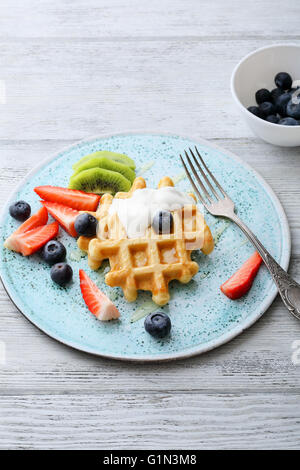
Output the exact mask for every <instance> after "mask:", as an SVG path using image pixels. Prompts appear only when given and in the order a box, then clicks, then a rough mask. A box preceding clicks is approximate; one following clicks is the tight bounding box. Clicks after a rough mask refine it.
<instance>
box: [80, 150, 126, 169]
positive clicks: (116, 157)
mask: <svg viewBox="0 0 300 470" xmlns="http://www.w3.org/2000/svg"><path fill="white" fill-rule="evenodd" d="M95 157H105V158H109V159H110V160H113V161H114V162H116V163H122V164H123V165H127V166H129V167H130V168H131V169H132V170H135V163H134V161H133V160H132V159H131V158H130V157H128V156H127V155H124V154H123V153H115V152H109V151H108V150H101V151H99V152H94V153H91V154H90V155H86V156H85V157H82V158H81V159H80V160H79V161H78V162H76V163H74V165H73V167H72V168H73V170H75V171H77V168H78V167H79V166H81V165H82V164H83V163H86V161H87V160H89V159H90V158H95Z"/></svg>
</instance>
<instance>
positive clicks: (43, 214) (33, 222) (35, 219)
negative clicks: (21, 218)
mask: <svg viewBox="0 0 300 470" xmlns="http://www.w3.org/2000/svg"><path fill="white" fill-rule="evenodd" d="M47 221H48V212H47V209H46V208H45V207H41V208H40V209H39V210H38V211H37V212H36V213H35V214H33V215H32V216H31V217H29V219H27V220H26V221H25V222H24V223H23V224H22V225H20V227H19V228H17V230H16V231H15V232H14V234H17V233H24V232H28V230H32V229H34V228H36V227H40V226H41V225H46V223H47Z"/></svg>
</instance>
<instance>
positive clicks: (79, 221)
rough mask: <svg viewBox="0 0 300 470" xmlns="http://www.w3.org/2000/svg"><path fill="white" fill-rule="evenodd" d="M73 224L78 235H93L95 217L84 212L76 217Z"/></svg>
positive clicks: (95, 225) (94, 233)
mask: <svg viewBox="0 0 300 470" xmlns="http://www.w3.org/2000/svg"><path fill="white" fill-rule="evenodd" d="M74 226H75V230H76V232H77V233H78V235H83V236H85V237H94V236H95V235H96V231H97V219H96V217H94V216H93V215H91V214H88V213H87V212H85V213H84V214H80V215H79V216H78V217H76V220H75V225H74Z"/></svg>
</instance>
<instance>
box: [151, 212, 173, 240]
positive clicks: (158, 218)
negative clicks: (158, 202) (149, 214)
mask: <svg viewBox="0 0 300 470" xmlns="http://www.w3.org/2000/svg"><path fill="white" fill-rule="evenodd" d="M152 227H153V229H154V231H155V232H156V233H158V234H160V235H161V234H162V233H171V231H172V227H173V216H172V214H171V212H169V211H159V212H156V214H155V215H154V217H153V221H152Z"/></svg>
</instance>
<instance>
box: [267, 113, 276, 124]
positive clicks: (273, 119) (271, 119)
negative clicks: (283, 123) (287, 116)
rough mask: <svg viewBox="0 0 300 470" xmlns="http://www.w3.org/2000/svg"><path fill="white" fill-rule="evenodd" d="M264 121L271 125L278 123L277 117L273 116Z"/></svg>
mask: <svg viewBox="0 0 300 470" xmlns="http://www.w3.org/2000/svg"><path fill="white" fill-rule="evenodd" d="M266 121H268V122H272V123H273V124H277V123H278V121H279V117H278V116H276V115H275V114H270V116H267V117H266Z"/></svg>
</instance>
